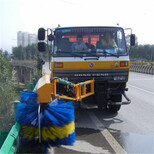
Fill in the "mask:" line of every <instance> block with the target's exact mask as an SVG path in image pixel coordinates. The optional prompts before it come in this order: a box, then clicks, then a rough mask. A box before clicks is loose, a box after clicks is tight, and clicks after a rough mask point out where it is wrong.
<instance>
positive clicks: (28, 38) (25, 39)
mask: <svg viewBox="0 0 154 154" xmlns="http://www.w3.org/2000/svg"><path fill="white" fill-rule="evenodd" d="M34 43H37V35H36V34H30V33H27V32H22V31H18V33H17V46H20V45H21V46H23V47H26V46H28V45H31V44H34Z"/></svg>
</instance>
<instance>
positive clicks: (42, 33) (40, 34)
mask: <svg viewBox="0 0 154 154" xmlns="http://www.w3.org/2000/svg"><path fill="white" fill-rule="evenodd" d="M38 40H39V41H43V40H45V29H44V28H39V29H38Z"/></svg>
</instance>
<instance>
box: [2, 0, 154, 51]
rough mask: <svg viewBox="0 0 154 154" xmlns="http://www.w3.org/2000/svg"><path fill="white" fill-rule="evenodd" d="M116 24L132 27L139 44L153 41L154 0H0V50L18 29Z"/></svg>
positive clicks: (7, 46)
mask: <svg viewBox="0 0 154 154" xmlns="http://www.w3.org/2000/svg"><path fill="white" fill-rule="evenodd" d="M117 23H119V25H120V27H123V28H132V29H133V33H135V34H136V36H137V37H138V42H139V44H154V0H0V49H1V48H2V49H3V50H8V51H9V52H11V48H12V46H16V45H17V41H16V39H17V32H18V31H20V30H21V31H23V32H29V33H37V30H38V28H39V27H45V28H54V27H57V25H58V24H60V25H61V26H116V25H117Z"/></svg>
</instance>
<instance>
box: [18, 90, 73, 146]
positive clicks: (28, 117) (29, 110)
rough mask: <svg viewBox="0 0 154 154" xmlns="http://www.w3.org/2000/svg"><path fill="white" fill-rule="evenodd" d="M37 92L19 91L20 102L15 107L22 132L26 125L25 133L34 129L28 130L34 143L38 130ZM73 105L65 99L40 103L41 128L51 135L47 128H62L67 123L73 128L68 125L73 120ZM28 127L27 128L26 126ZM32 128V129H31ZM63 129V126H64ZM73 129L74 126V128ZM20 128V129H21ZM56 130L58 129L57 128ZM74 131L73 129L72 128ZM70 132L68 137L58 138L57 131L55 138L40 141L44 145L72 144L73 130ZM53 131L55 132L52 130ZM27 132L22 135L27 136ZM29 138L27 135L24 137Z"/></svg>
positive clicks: (71, 128)
mask: <svg viewBox="0 0 154 154" xmlns="http://www.w3.org/2000/svg"><path fill="white" fill-rule="evenodd" d="M36 98H37V94H36V93H33V92H30V93H26V92H24V93H21V102H22V103H18V108H17V114H16V118H17V122H19V123H20V124H22V126H23V132H24V128H25V126H26V128H25V129H26V133H27V130H28V132H29V131H30V130H34V132H33V131H31V132H30V134H29V133H28V134H29V135H30V140H31V141H35V142H34V144H35V143H37V142H38V140H37V139H36V138H37V137H38V136H37V133H36V132H38V131H37V130H38V107H39V105H38V104H37V99H36ZM74 119H75V118H74V105H73V103H72V102H71V101H69V102H65V100H63V99H62V100H57V99H55V100H53V102H51V103H48V104H47V103H45V104H41V111H40V124H41V129H43V128H46V130H47V131H48V134H49V135H50V134H51V136H52V135H53V133H52V132H50V129H49V128H52V127H53V128H54V127H59V128H62V129H63V127H66V126H67V125H68V126H69V127H70V130H73V127H72V126H74V125H71V126H70V125H69V124H70V123H71V122H74ZM27 127H28V128H27ZM33 128H34V129H33ZM64 129H65V128H64ZM74 129H75V128H74ZM21 130H22V129H21ZM57 130H58V129H57ZM74 131H75V130H74ZM71 132H72V134H69V136H68V137H66V136H67V135H66V136H65V134H64V136H65V137H64V138H62V139H61V137H59V138H58V136H57V135H58V132H57V134H55V139H56V140H51V139H47V138H46V140H44V141H42V143H43V144H44V145H45V144H46V145H52V146H60V145H72V144H73V143H74V142H75V132H73V131H71ZM54 133H55V132H54ZM28 134H26V135H24V134H23V136H27V135H28ZM26 138H27V139H28V138H29V137H28V136H27V137H26ZM30 140H28V143H30Z"/></svg>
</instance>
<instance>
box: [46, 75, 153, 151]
mask: <svg viewBox="0 0 154 154" xmlns="http://www.w3.org/2000/svg"><path fill="white" fill-rule="evenodd" d="M127 87H128V88H129V91H128V92H127V95H128V96H129V97H130V99H131V100H132V103H131V104H130V105H123V106H122V107H121V109H120V111H119V112H118V113H116V114H113V113H109V112H107V111H101V110H99V109H97V108H96V107H94V108H90V109H83V110H77V111H76V113H75V116H76V122H75V123H76V142H75V144H74V146H62V147H60V148H50V149H49V150H48V152H49V153H71V154H75V153H76V154H78V153H99V154H101V153H102V154H104V153H117V154H124V153H150V154H152V153H154V76H152V75H148V74H141V73H133V72H131V73H130V77H129V82H128V84H127Z"/></svg>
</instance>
